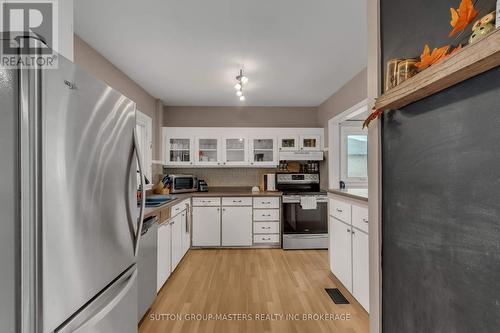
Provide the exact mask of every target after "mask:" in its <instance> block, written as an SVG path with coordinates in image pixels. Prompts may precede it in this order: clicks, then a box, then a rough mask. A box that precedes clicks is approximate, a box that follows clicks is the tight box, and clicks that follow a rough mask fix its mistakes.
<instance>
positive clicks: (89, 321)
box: [54, 265, 137, 333]
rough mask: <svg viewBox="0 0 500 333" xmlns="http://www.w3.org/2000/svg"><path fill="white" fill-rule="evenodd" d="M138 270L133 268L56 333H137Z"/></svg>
mask: <svg viewBox="0 0 500 333" xmlns="http://www.w3.org/2000/svg"><path fill="white" fill-rule="evenodd" d="M136 313H137V268H136V266H135V265H134V266H132V267H130V268H129V269H128V270H127V271H126V272H125V273H123V275H122V276H120V277H119V278H118V280H116V281H115V282H114V283H113V284H112V285H111V286H109V287H107V288H106V289H105V290H104V291H102V292H101V293H100V294H99V296H98V297H97V298H96V299H94V300H93V301H92V302H91V303H90V304H88V305H86V306H85V307H84V308H83V309H81V310H80V311H79V312H78V313H77V314H76V315H75V316H74V317H73V318H72V319H71V320H70V321H69V322H67V323H66V324H64V325H63V326H62V327H59V328H57V329H56V330H55V331H54V332H55V333H70V332H71V333H73V332H74V333H105V332H106V333H108V332H109V333H113V332H117V333H118V332H120V333H137V317H136V316H135V315H134V314H136Z"/></svg>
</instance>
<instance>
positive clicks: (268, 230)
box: [253, 222, 280, 234]
mask: <svg viewBox="0 0 500 333" xmlns="http://www.w3.org/2000/svg"><path fill="white" fill-rule="evenodd" d="M279 232H280V223H279V222H254V223H253V233H254V234H278V233H279Z"/></svg>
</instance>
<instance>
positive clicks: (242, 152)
mask: <svg viewBox="0 0 500 333" xmlns="http://www.w3.org/2000/svg"><path fill="white" fill-rule="evenodd" d="M248 164H249V162H248V139H247V138H246V137H236V138H235V137H224V138H223V139H222V165H225V166H245V165H248Z"/></svg>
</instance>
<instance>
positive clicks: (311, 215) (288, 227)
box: [282, 202, 328, 234]
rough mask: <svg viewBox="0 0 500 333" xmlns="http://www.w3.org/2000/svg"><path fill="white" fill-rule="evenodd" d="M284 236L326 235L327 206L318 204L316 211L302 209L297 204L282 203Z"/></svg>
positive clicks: (321, 203)
mask: <svg viewBox="0 0 500 333" xmlns="http://www.w3.org/2000/svg"><path fill="white" fill-rule="evenodd" d="M282 211H283V233H284V234H326V233H328V222H327V221H328V206H327V203H326V202H318V206H317V207H316V209H302V207H301V206H300V203H299V202H293V203H287V202H283V206H282Z"/></svg>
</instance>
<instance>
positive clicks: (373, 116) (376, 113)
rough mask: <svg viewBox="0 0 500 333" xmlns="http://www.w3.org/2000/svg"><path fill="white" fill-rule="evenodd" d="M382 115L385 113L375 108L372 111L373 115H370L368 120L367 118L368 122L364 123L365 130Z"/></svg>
mask: <svg viewBox="0 0 500 333" xmlns="http://www.w3.org/2000/svg"><path fill="white" fill-rule="evenodd" d="M382 113H383V111H382V110H377V109H376V108H375V107H374V108H373V109H372V113H370V115H369V116H368V118H366V120H365V121H364V123H363V129H364V128H365V127H368V125H370V123H371V122H372V120H375V119H377V118H379V117H380V116H381V115H382Z"/></svg>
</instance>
